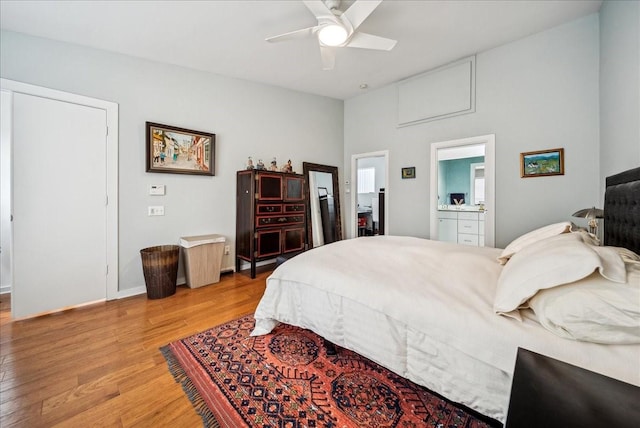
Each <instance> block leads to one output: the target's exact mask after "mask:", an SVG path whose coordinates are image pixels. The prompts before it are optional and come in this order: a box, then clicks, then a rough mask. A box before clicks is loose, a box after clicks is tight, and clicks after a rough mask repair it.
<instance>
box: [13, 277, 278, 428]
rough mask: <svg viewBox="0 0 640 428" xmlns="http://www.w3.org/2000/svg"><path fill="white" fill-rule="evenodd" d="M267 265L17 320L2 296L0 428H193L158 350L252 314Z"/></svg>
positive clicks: (195, 421)
mask: <svg viewBox="0 0 640 428" xmlns="http://www.w3.org/2000/svg"><path fill="white" fill-rule="evenodd" d="M269 273H270V271H268V270H267V271H263V272H261V273H258V275H257V277H256V279H254V280H252V279H250V278H249V276H248V275H245V274H242V273H241V274H233V273H230V274H223V275H222V277H221V281H220V282H219V283H217V284H213V285H209V286H205V287H202V288H197V289H189V288H186V287H184V286H180V287H178V289H177V292H176V294H175V295H174V296H171V297H167V298H164V299H158V300H149V299H147V297H146V295H141V296H135V297H130V298H126V299H121V300H115V301H111V302H104V303H99V304H94V305H90V306H85V307H82V308H77V309H72V310H68V311H65V312H61V313H57V314H52V315H46V316H42V317H38V318H33V319H29V320H23V321H12V320H11V319H10V313H11V311H10V299H9V297H8V295H1V296H0V427H2V428H9V427H29V428H30V427H49V426H61V427H62V426H66V427H165V426H168V427H198V426H202V422H201V420H200V418H199V416H198V415H197V414H196V412H195V411H194V410H193V407H192V406H191V403H190V402H189V400H188V399H187V397H186V395H185V393H184V392H183V391H182V387H181V386H180V385H179V384H177V383H175V381H174V380H173V377H172V376H171V374H170V373H169V370H168V368H167V364H166V362H165V360H164V358H163V356H162V354H161V353H160V351H159V350H158V348H159V347H161V346H163V345H166V344H167V343H169V342H172V341H174V340H177V339H180V338H183V337H186V336H189V335H191V334H193V333H196V332H199V331H203V330H206V329H207V328H210V327H213V326H215V325H218V324H222V323H224V322H225V321H229V320H231V319H234V318H237V317H239V316H241V315H245V314H248V313H253V312H254V310H255V308H256V306H257V304H258V301H259V300H260V297H262V294H263V292H264V288H265V279H266V277H267V276H268V274H269Z"/></svg>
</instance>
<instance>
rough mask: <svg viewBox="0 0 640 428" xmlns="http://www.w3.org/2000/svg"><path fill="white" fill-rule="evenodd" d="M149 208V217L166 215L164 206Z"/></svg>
mask: <svg viewBox="0 0 640 428" xmlns="http://www.w3.org/2000/svg"><path fill="white" fill-rule="evenodd" d="M148 208H149V215H150V216H155V215H164V206H162V205H158V206H153V207H148Z"/></svg>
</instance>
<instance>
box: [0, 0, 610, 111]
mask: <svg viewBox="0 0 640 428" xmlns="http://www.w3.org/2000/svg"><path fill="white" fill-rule="evenodd" d="M359 1H366V0H359ZM351 3H352V1H343V6H342V7H341V9H344V8H345V6H348V5H350V4H351ZM601 3H602V1H601V0H566V1H565V0H496V1H494V0H485V1H478V0H470V1H464V0H454V1H451V0H449V1H435V0H433V1H432V0H422V1H417V0H416V1H407V0H386V1H384V2H383V3H382V4H381V5H380V6H379V7H378V8H377V9H376V10H375V11H374V12H373V13H372V14H371V15H370V16H369V18H368V19H367V20H366V21H365V22H364V23H363V24H362V26H361V27H360V30H361V31H363V32H367V33H372V34H375V35H378V36H382V37H387V38H391V39H395V40H398V44H397V45H396V47H395V48H394V49H393V50H392V51H390V52H386V51H371V50H365V49H355V48H336V49H339V50H338V51H337V54H336V65H335V69H334V70H331V71H323V70H322V66H321V62H320V53H319V48H318V44H317V40H315V39H313V38H309V39H299V40H292V41H286V42H280V43H268V42H265V40H264V39H265V38H266V37H269V36H273V35H277V34H281V33H285V32H288V31H292V30H297V29H301V28H305V27H310V26H313V25H316V23H317V22H316V20H315V18H314V17H313V15H312V14H311V12H310V11H309V10H308V9H307V8H306V7H305V5H304V4H303V3H302V2H300V1H297V0H257V1H251V0H236V1H222V0H216V1H151V0H147V1H96V0H94V1H54V0H47V1H25V0H20V1H14V0H0V27H1V28H2V29H4V30H10V31H17V32H21V33H26V34H31V35H34V36H39V37H45V38H49V39H54V40H61V41H65V42H70V43H75V44H79V45H84V46H90V47H93V48H98V49H104V50H107V51H113V52H119V53H122V54H126V55H131V56H136V57H141V58H147V59H151V60H154V61H160V62H165V63H170V64H176V65H180V66H184V67H190V68H194V69H198V70H204V71H209V72H212V73H216V74H220V75H225V76H232V77H237V78H241V79H247V80H252V81H255V82H262V83H266V84H271V85H276V86H280V87H284V88H290V89H293V90H297V91H302V92H308V93H312V94H317V95H324V96H327V97H332V98H338V99H347V98H350V97H353V96H356V95H358V94H360V93H362V91H363V89H360V85H361V84H363V83H366V84H367V85H368V87H369V90H371V89H375V88H378V87H382V86H386V85H388V84H391V83H393V82H396V81H398V80H401V79H404V78H407V77H409V76H412V75H415V74H418V73H421V72H423V71H427V70H430V69H432V68H435V67H437V66H439V65H443V64H446V63H448V62H451V61H454V60H456V59H459V58H462V57H465V56H468V55H471V54H474V53H478V52H482V51H484V50H487V49H490V48H493V47H496V46H499V45H502V44H505V43H508V42H510V41H513V40H516V39H519V38H522V37H525V36H528V35H531V34H534V33H537V32H539V31H542V30H545V29H547V28H551V27H554V26H557V25H559V24H562V23H565V22H568V21H571V20H574V19H577V18H579V17H582V16H585V15H588V14H591V13H594V12H597V11H598V10H599V8H600V5H601Z"/></svg>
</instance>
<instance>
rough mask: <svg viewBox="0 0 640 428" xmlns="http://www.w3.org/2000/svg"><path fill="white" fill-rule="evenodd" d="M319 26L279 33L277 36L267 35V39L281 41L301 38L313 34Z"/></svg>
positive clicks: (268, 40)
mask: <svg viewBox="0 0 640 428" xmlns="http://www.w3.org/2000/svg"><path fill="white" fill-rule="evenodd" d="M317 28H318V27H317V26H316V27H309V28H303V29H302V30H296V31H290V32H288V33H284V34H279V35H277V36H271V37H267V38H266V39H265V40H266V41H267V42H281V41H284V40H292V39H301V38H303V37H307V36H311V35H312V34H313V32H314V31H315V30H316V29H317Z"/></svg>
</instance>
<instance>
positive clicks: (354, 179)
mask: <svg viewBox="0 0 640 428" xmlns="http://www.w3.org/2000/svg"><path fill="white" fill-rule="evenodd" d="M379 157H383V158H384V234H385V235H389V234H390V230H389V150H379V151H377V152H369V153H358V154H355V155H351V220H350V221H349V225H350V227H349V229H350V231H351V237H352V238H356V237H357V236H358V160H360V159H364V158H379Z"/></svg>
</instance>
